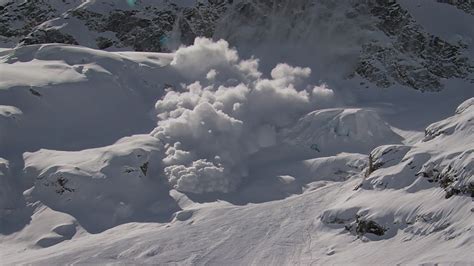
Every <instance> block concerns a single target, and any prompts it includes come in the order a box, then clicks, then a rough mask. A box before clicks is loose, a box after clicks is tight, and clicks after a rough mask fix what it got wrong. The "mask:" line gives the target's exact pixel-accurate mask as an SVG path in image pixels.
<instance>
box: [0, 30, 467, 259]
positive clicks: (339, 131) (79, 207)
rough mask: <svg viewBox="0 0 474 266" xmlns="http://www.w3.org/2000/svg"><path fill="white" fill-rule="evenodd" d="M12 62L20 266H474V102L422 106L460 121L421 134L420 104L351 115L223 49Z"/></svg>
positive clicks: (201, 45) (5, 169) (5, 93)
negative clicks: (458, 265)
mask: <svg viewBox="0 0 474 266" xmlns="http://www.w3.org/2000/svg"><path fill="white" fill-rule="evenodd" d="M0 56H1V57H0V58H1V62H2V63H1V64H0V70H1V71H2V74H3V73H8V75H5V76H4V77H3V76H2V80H1V81H0V86H1V87H0V101H1V102H0V104H2V105H1V106H0V115H1V117H0V129H1V131H0V134H1V142H0V145H1V149H0V155H1V157H2V159H1V161H0V184H1V187H0V200H1V201H0V208H1V209H0V222H1V224H0V225H1V230H0V234H1V235H0V238H1V240H2V241H1V242H0V250H1V257H2V260H3V261H4V263H6V264H15V263H43V264H45V263H48V264H50V263H53V264H63V263H72V262H81V263H105V262H107V263H139V264H141V263H171V264H175V263H176V264H216V265H218V264H226V263H233V264H234V263H235V264H294V263H302V264H311V263H318V264H324V263H353V262H357V263H403V262H405V263H427V262H449V263H451V262H465V263H466V262H472V261H473V259H474V258H473V257H472V253H471V252H470V250H472V248H473V246H474V235H473V228H472V226H473V225H474V218H473V217H474V216H473V214H472V210H473V209H472V208H473V207H472V198H471V197H472V193H474V192H473V151H474V146H473V143H474V139H473V136H474V134H473V130H474V125H473V123H472V121H473V119H474V117H473V115H474V105H473V98H471V99H469V100H467V101H465V102H464V103H463V104H462V105H460V106H459V107H458V108H457V110H456V112H455V113H453V111H454V109H455V108H454V107H452V110H451V113H452V114H445V113H444V112H441V113H440V111H439V109H440V108H439V107H438V106H433V104H431V103H429V102H426V101H425V102H418V103H417V106H416V107H417V108H419V109H420V108H421V109H423V110H426V112H431V111H432V113H431V114H425V115H424V116H421V117H424V118H425V120H423V121H425V123H426V124H428V123H431V122H436V120H438V119H439V118H440V117H442V116H444V117H445V116H446V115H451V116H450V117H449V118H446V119H444V120H442V121H440V122H436V123H434V124H432V125H430V126H428V127H427V128H426V133H425V135H424V137H423V133H420V132H417V131H416V130H418V129H419V124H420V121H414V120H416V119H418V117H419V116H414V117H405V120H397V119H396V118H397V115H396V114H397V112H399V111H400V110H412V109H411V108H413V107H414V106H413V103H412V102H411V100H409V101H406V102H405V103H404V102H398V101H399V100H398V97H400V93H399V92H397V91H386V92H385V93H386V94H387V96H385V97H387V98H390V97H389V95H390V94H391V93H393V95H394V97H393V102H392V103H391V104H390V102H387V104H386V105H380V104H376V103H375V102H372V103H371V102H366V103H365V105H366V106H364V105H363V104H361V105H359V106H352V107H344V105H345V98H344V97H345V96H347V94H345V93H342V94H341V93H340V92H339V91H337V90H333V89H331V88H330V87H328V86H327V85H326V84H324V83H320V84H312V83H311V81H310V79H308V78H309V76H310V75H311V69H310V68H307V67H295V66H290V65H287V64H283V63H282V64H278V65H276V66H275V67H274V68H273V70H272V71H271V72H270V73H263V72H261V71H260V70H259V60H258V59H256V58H250V59H242V58H240V56H239V54H238V53H237V51H236V50H235V49H233V48H230V47H229V45H228V43H227V42H225V41H223V40H221V41H217V42H214V41H211V40H209V39H205V38H198V39H196V41H195V43H194V45H192V46H189V47H182V48H180V49H178V50H177V51H176V52H175V53H173V54H159V53H137V52H114V53H111V52H104V51H97V50H92V49H89V48H83V47H78V46H65V45H57V44H48V45H35V46H27V47H21V48H17V49H9V50H5V51H2V52H1V54H0ZM42 71H47V72H44V73H43V72H42ZM459 84H461V83H459ZM466 88H467V87H466V86H464V87H463V86H460V88H459V90H446V91H445V92H443V93H438V94H433V95H428V96H426V97H431V99H435V100H436V101H440V99H441V98H443V97H447V96H451V97H452V98H453V99H463V98H464V99H467V98H468V97H469V93H466V92H468V90H467V89H466ZM407 93H408V92H407ZM410 93H411V94H410V95H412V96H413V100H415V99H417V98H418V97H419V98H418V99H421V97H425V96H424V95H422V94H420V93H418V92H415V91H410ZM471 95H472V93H471ZM355 97H359V96H355ZM452 101H454V100H452ZM350 102H352V100H350ZM446 103H448V102H446ZM460 103H461V102H459V103H458V104H460ZM446 109H448V107H446ZM436 110H438V112H436ZM441 110H444V109H442V108H441ZM387 121H392V122H393V123H395V124H397V126H399V128H397V127H394V126H393V125H390V124H389V123H388V122H387ZM381 145H382V146H381ZM378 146H380V147H378ZM387 250H391V256H387V255H385V254H386V253H385V252H386V251H387Z"/></svg>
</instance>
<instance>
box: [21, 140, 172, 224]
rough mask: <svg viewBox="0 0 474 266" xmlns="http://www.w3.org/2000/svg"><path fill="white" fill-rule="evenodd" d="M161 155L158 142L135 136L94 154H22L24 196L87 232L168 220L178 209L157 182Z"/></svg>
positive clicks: (47, 151) (47, 152) (163, 185)
mask: <svg viewBox="0 0 474 266" xmlns="http://www.w3.org/2000/svg"><path fill="white" fill-rule="evenodd" d="M161 149H162V145H161V144H160V142H159V140H157V139H155V138H153V137H150V136H147V135H143V136H140V135H137V136H133V137H129V138H124V139H121V140H119V141H118V142H117V143H115V144H113V145H112V146H107V147H103V148H97V149H89V150H83V151H78V152H66V151H51V150H39V151H37V152H34V153H25V155H24V157H25V178H29V179H32V182H33V183H34V186H33V188H32V189H31V190H30V191H29V192H28V194H29V195H31V197H33V198H35V199H37V200H39V201H41V202H42V203H44V204H45V205H47V206H49V207H51V208H52V209H54V210H59V211H63V212H66V213H70V214H71V215H73V216H74V217H76V218H77V219H78V220H79V222H80V223H81V225H82V226H83V227H84V228H86V229H87V230H88V231H90V232H97V231H101V230H103V229H106V228H109V227H111V226H114V225H117V224H120V223H123V222H127V221H136V220H143V221H147V220H150V221H152V220H155V221H163V220H166V219H169V217H170V216H171V213H173V212H174V211H176V210H177V208H178V207H177V206H176V204H175V203H174V201H173V200H172V199H171V198H170V197H169V195H168V193H167V190H166V188H167V186H166V183H164V182H163V180H162V178H160V170H161V165H160V164H161V159H162V158H161V156H162V153H161V152H160V150H161ZM85 206H88V207H87V211H85V210H84V207H85ZM151 217H153V218H151Z"/></svg>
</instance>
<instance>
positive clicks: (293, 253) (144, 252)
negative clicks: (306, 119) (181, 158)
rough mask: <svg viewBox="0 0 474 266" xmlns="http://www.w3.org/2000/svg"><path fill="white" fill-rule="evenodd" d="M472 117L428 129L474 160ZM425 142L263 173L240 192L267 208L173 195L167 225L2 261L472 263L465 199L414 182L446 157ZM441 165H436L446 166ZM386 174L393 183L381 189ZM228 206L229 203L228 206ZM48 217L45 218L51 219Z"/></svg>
mask: <svg viewBox="0 0 474 266" xmlns="http://www.w3.org/2000/svg"><path fill="white" fill-rule="evenodd" d="M473 113H474V112H473V111H472V99H471V100H470V101H468V102H466V103H464V104H463V105H462V106H461V107H460V108H459V109H458V112H457V114H456V115H454V116H453V117H450V118H448V119H447V120H445V121H441V122H440V123H436V124H433V125H432V126H430V127H429V128H433V127H437V126H438V125H440V124H443V125H455V126H456V129H455V130H454V131H452V132H450V133H445V134H443V135H440V136H439V137H438V138H444V140H445V141H447V142H451V141H450V139H451V140H452V141H455V143H452V142H451V145H450V146H449V150H452V151H454V154H456V152H455V150H456V149H460V150H465V151H466V152H467V153H468V154H470V156H472V151H471V149H472V147H470V146H472V143H473V141H472V134H470V135H465V134H466V133H467V132H469V131H471V132H472V124H466V121H469V120H470V119H472V115H473ZM429 131H430V130H428V132H429ZM459 135H462V136H464V137H465V138H466V139H464V138H458V137H459ZM429 136H430V134H427V139H426V140H422V141H420V142H419V143H417V144H415V145H414V146H413V147H412V148H410V147H408V148H403V146H391V147H390V148H387V147H381V148H378V149H376V150H374V151H373V152H372V153H371V157H372V159H370V160H369V159H368V158H367V157H365V156H362V155H357V154H352V155H351V154H340V155H338V156H335V157H327V158H320V159H314V160H304V161H300V162H295V163H286V164H282V165H279V166H277V167H270V168H267V169H260V172H259V173H258V176H259V177H260V178H261V179H260V180H259V181H257V182H256V183H249V184H248V185H246V188H245V189H243V191H242V193H240V194H239V197H241V198H242V197H245V195H252V197H254V198H255V197H259V198H260V200H262V199H264V198H265V195H262V194H261V195H259V196H258V194H257V193H265V192H269V191H272V193H269V195H273V196H276V195H278V192H279V193H280V194H279V195H280V199H281V200H277V201H268V200H272V199H271V198H267V199H266V200H265V201H267V202H263V203H258V204H247V205H242V206H239V205H234V204H231V203H228V202H222V201H218V202H209V203H196V202H193V200H192V198H188V196H186V195H185V194H181V193H179V192H177V191H175V190H172V191H171V192H170V196H171V197H172V198H173V199H174V200H176V202H177V203H178V204H179V206H180V208H182V209H183V210H182V211H180V212H177V213H176V214H175V215H174V216H173V217H174V218H172V221H171V222H170V223H161V224H160V223H141V224H140V223H129V224H125V225H121V226H117V227H115V228H113V229H110V230H107V231H105V232H103V233H100V234H95V235H90V234H88V233H81V234H76V235H75V236H74V237H73V238H72V240H71V241H65V242H62V243H61V244H58V245H55V246H53V247H50V248H46V249H41V248H40V249H38V248H35V249H27V250H25V251H20V249H19V247H21V246H23V245H24V244H22V240H21V239H18V237H16V239H15V237H11V238H13V239H14V240H13V241H9V242H7V243H8V244H7V245H5V244H2V245H3V246H2V252H4V258H5V259H6V260H5V261H6V262H7V263H13V262H15V263H19V262H21V263H28V262H36V263H57V264H62V263H71V262H76V263H119V262H120V263H140V264H141V263H158V262H159V263H171V264H213V265H219V264H223V263H238V264H294V263H301V264H311V263H313V264H314V263H316V264H326V263H359V264H367V263H369V264H395V263H449V264H451V263H472V260H473V259H474V257H473V256H472V253H471V252H470V251H471V250H472V248H473V246H474V242H473V239H474V235H473V233H472V230H473V228H472V226H473V224H474V220H473V215H472V198H471V195H469V194H465V193H458V194H454V195H453V196H452V197H449V198H446V197H445V195H446V194H445V191H444V190H443V188H442V187H441V188H440V187H439V185H440V184H442V183H439V184H438V183H437V182H430V181H429V178H430V177H425V176H423V175H416V174H415V173H416V172H417V171H418V170H417V169H418V168H421V169H425V168H426V167H428V166H430V165H433V161H432V160H430V159H428V160H426V158H437V157H439V154H443V156H447V157H450V155H449V154H450V152H449V151H448V152H447V151H446V148H445V147H443V146H439V145H438V144H437V141H436V139H433V140H429V138H430V137H429ZM456 140H457V141H456ZM433 141H434V142H433ZM463 141H466V142H463ZM466 145H467V146H466ZM464 147H465V148H466V149H464ZM381 151H386V152H381ZM404 154H406V155H404ZM461 156H464V155H461ZM419 158H421V160H420V159H419ZM410 162H412V163H410ZM457 162H458V160H452V161H449V159H448V160H445V161H443V163H448V164H449V163H452V164H453V167H452V169H454V170H453V171H458V173H459V175H458V176H457V177H458V178H457V180H456V181H455V182H454V183H453V184H454V186H457V187H459V186H458V185H459V184H467V183H469V182H470V184H471V186H472V160H470V164H468V165H464V166H461V165H457ZM369 163H370V164H371V165H370V166H369V165H368V164H369ZM443 163H441V164H436V165H437V166H440V167H444V166H443ZM407 164H412V165H415V166H416V168H417V169H415V170H413V173H412V176H413V178H411V179H410V178H409V179H407V173H406V172H400V171H399V170H398V169H404V168H405V165H407ZM364 168H365V169H364ZM366 175H368V176H367V177H366V179H365V181H363V184H362V185H360V182H361V180H362V179H364V176H366ZM384 176H388V177H390V181H389V180H388V179H385V181H382V180H381V179H380V178H381V177H384ZM417 176H418V177H417ZM408 177H410V176H409V175H408ZM407 180H408V181H411V182H413V183H410V182H409V183H407V182H405V181H407ZM382 182H384V183H385V185H381V184H382ZM471 190H472V187H471ZM471 193H472V192H471ZM290 195H293V196H290ZM288 196H289V197H288ZM275 199H277V198H273V200H275ZM227 200H228V201H229V202H232V198H228V199H227ZM41 210H44V208H43V209H41ZM48 212H49V213H50V215H49V217H58V215H57V214H56V215H53V214H52V213H51V211H48ZM40 213H41V214H42V215H44V211H42V212H41V211H40V212H37V215H36V216H35V217H33V223H31V224H30V225H28V226H27V227H26V229H28V228H30V227H32V226H35V224H37V223H34V221H35V220H36V221H40V220H41V219H44V218H41V217H40ZM55 219H65V218H59V217H58V218H55ZM61 221H62V220H61ZM61 223H65V222H61ZM70 223H71V222H69V224H70ZM58 224H60V222H59V221H58ZM66 224H67V223H66ZM73 224H74V223H73ZM50 227H51V226H50ZM52 227H54V226H52ZM49 230H51V229H49ZM80 230H82V229H80ZM23 231H25V230H23ZM36 232H37V231H36ZM45 232H47V231H45ZM23 234H25V233H23ZM31 234H32V233H30V235H31ZM27 237H28V236H23V238H25V239H28V238H27ZM50 238H51V237H50ZM50 238H48V237H46V236H42V238H41V239H50ZM23 241H25V240H23ZM43 242H45V240H43ZM3 243H5V242H3ZM387 250H390V255H387Z"/></svg>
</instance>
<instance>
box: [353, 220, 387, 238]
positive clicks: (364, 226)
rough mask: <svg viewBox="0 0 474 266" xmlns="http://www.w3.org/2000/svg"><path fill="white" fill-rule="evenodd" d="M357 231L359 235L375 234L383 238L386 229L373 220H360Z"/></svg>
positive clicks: (357, 223)
mask: <svg viewBox="0 0 474 266" xmlns="http://www.w3.org/2000/svg"><path fill="white" fill-rule="evenodd" d="M355 231H356V233H357V234H358V235H365V234H374V235H377V236H383V235H384V234H385V231H386V229H385V228H383V227H382V226H380V225H379V224H378V223H376V222H374V221H371V220H358V221H356V228H355Z"/></svg>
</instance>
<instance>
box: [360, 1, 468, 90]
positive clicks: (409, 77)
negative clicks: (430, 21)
mask: <svg viewBox="0 0 474 266" xmlns="http://www.w3.org/2000/svg"><path fill="white" fill-rule="evenodd" d="M359 8H368V10H369V12H370V13H371V14H372V15H373V16H375V17H377V18H378V19H379V22H378V23H377V27H378V28H379V29H380V30H381V31H383V32H384V33H385V34H386V35H387V36H388V37H389V38H390V39H392V40H393V42H392V43H390V45H384V44H381V43H377V42H373V43H368V44H366V45H364V46H363V52H362V55H361V57H360V63H359V64H358V66H357V68H356V73H357V74H359V75H360V76H361V77H363V78H365V79H367V80H369V81H371V82H372V83H374V84H376V85H377V86H379V87H389V86H390V85H393V84H395V83H399V84H402V85H405V86H408V87H412V88H414V89H418V90H431V91H436V90H439V89H441V88H442V84H441V79H444V78H448V79H449V78H468V76H469V74H470V73H473V72H474V65H473V64H472V63H471V62H470V61H469V59H468V58H467V57H465V56H464V55H463V49H464V48H465V47H463V46H462V45H455V44H451V43H448V42H446V41H444V40H442V39H440V38H438V37H436V36H433V35H431V34H428V33H426V32H424V31H423V28H422V27H421V26H420V25H418V24H417V23H416V21H415V20H414V19H413V17H412V16H411V15H410V14H409V13H408V11H406V10H404V9H403V8H402V7H401V6H400V5H399V4H398V3H397V2H396V1H379V0H377V1H369V2H368V4H367V6H365V5H359Z"/></svg>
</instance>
